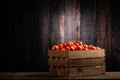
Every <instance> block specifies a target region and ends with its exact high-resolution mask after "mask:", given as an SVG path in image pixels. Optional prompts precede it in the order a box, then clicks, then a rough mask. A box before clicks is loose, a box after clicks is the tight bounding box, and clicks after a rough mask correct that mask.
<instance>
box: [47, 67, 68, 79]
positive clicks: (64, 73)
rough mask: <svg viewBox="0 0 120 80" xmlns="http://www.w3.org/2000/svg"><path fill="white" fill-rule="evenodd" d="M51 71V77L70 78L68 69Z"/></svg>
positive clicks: (53, 69) (51, 69) (52, 69)
mask: <svg viewBox="0 0 120 80" xmlns="http://www.w3.org/2000/svg"><path fill="white" fill-rule="evenodd" d="M49 71H50V76H57V77H60V76H62V77H63V76H65V77H67V76H68V68H66V69H62V68H61V69H57V68H50V69H49Z"/></svg>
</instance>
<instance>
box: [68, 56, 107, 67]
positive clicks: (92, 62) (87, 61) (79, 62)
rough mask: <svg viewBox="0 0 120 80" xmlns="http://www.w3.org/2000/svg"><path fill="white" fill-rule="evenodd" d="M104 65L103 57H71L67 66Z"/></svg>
mask: <svg viewBox="0 0 120 80" xmlns="http://www.w3.org/2000/svg"><path fill="white" fill-rule="evenodd" d="M97 65H105V58H104V57H101V58H88V59H73V60H69V67H80V66H81V67H84V66H97Z"/></svg>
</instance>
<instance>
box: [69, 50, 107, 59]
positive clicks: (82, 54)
mask: <svg viewBox="0 0 120 80" xmlns="http://www.w3.org/2000/svg"><path fill="white" fill-rule="evenodd" d="M104 56H105V50H104V49H101V50H81V51H68V59H81V58H97V57H104Z"/></svg>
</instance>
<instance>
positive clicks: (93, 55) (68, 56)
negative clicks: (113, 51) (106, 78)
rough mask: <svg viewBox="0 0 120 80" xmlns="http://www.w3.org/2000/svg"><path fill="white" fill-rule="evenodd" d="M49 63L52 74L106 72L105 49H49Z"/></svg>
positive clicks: (82, 74)
mask: <svg viewBox="0 0 120 80" xmlns="http://www.w3.org/2000/svg"><path fill="white" fill-rule="evenodd" d="M61 58H62V59H61ZM48 64H49V72H50V75H51V76H64V77H74V76H76V77H79V76H87V75H99V74H104V73H105V50H104V49H101V50H81V51H52V50H49V51H48Z"/></svg>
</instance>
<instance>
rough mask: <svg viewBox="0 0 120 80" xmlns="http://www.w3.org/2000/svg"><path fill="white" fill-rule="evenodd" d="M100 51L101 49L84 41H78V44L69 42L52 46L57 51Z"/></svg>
mask: <svg viewBox="0 0 120 80" xmlns="http://www.w3.org/2000/svg"><path fill="white" fill-rule="evenodd" d="M99 49H101V48H100V47H96V46H93V45H87V44H84V43H83V42H82V41H77V42H76V43H74V42H72V41H68V42H67V43H61V44H58V45H53V46H52V50H55V51H75V50H99Z"/></svg>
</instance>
